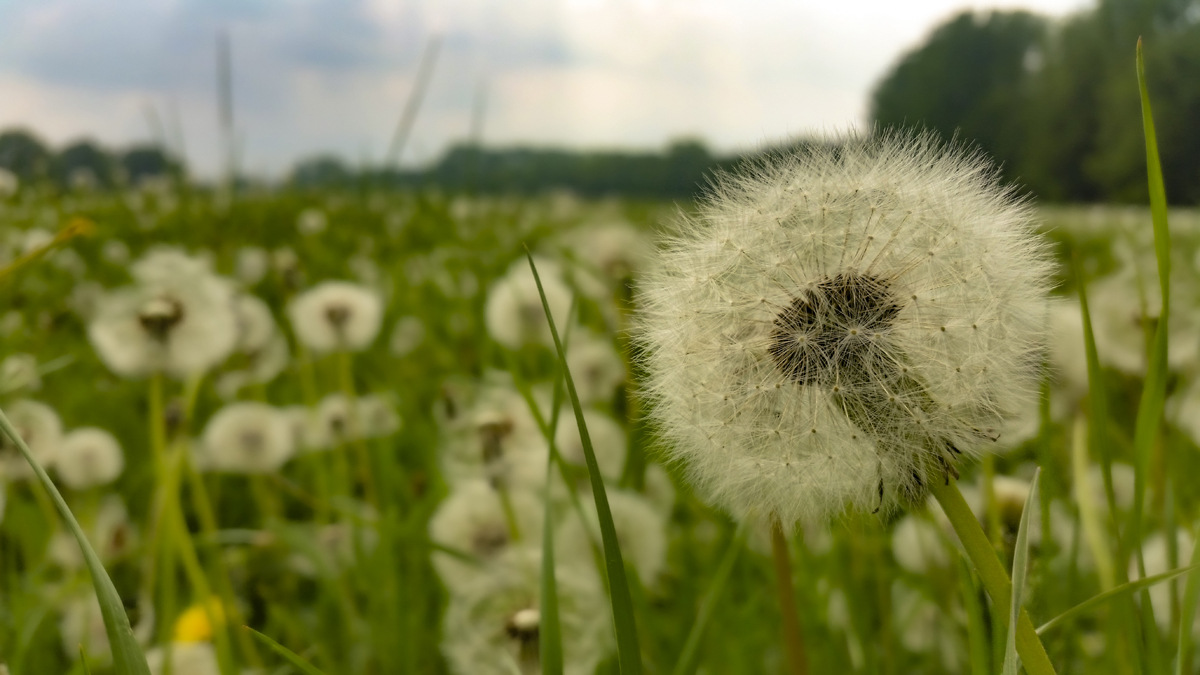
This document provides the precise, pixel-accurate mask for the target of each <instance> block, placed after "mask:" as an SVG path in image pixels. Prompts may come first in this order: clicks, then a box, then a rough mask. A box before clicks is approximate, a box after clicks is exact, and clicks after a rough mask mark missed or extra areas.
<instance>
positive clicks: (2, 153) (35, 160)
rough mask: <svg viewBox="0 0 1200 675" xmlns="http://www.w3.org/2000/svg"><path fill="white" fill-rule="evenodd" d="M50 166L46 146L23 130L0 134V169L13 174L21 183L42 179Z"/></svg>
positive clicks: (48, 152)
mask: <svg viewBox="0 0 1200 675" xmlns="http://www.w3.org/2000/svg"><path fill="white" fill-rule="evenodd" d="M49 166H50V151H49V150H47V149H46V145H45V144H44V143H42V141H41V140H39V139H38V137H37V136H34V135H33V133H31V132H29V131H26V130H24V129H12V130H9V131H5V132H3V133H0V167H3V168H5V169H8V170H9V171H11V172H13V173H15V174H16V175H17V176H18V177H19V178H20V179H21V181H22V182H28V181H34V180H37V179H41V178H44V177H45V176H46V173H47V171H48V170H49Z"/></svg>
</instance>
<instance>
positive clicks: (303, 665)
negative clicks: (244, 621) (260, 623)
mask: <svg viewBox="0 0 1200 675" xmlns="http://www.w3.org/2000/svg"><path fill="white" fill-rule="evenodd" d="M242 628H243V629H245V630H248V631H250V634H251V635H253V636H254V639H256V640H258V641H259V642H261V643H263V644H264V645H266V646H267V648H269V649H270V650H271V651H273V652H275V653H276V654H278V655H280V656H282V657H283V658H284V659H286V660H287V662H288V663H290V664H292V665H293V666H296V667H297V668H299V669H300V672H302V673H304V674H305V675H325V673H322V672H321V671H320V670H318V669H317V668H316V666H314V665H312V664H311V663H309V662H308V661H305V660H304V659H302V658H300V657H299V656H298V655H297V654H296V652H293V651H292V650H290V649H288V648H287V647H284V646H283V645H281V644H279V643H278V642H276V641H274V640H272V639H271V638H269V637H267V636H266V635H263V634H262V633H260V632H258V631H256V630H254V629H253V628H251V627H250V626H242Z"/></svg>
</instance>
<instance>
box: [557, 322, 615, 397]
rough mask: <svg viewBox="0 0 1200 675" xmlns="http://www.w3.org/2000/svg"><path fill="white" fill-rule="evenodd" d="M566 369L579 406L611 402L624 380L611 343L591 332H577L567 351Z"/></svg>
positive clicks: (572, 336) (574, 333)
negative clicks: (577, 397)
mask: <svg viewBox="0 0 1200 675" xmlns="http://www.w3.org/2000/svg"><path fill="white" fill-rule="evenodd" d="M567 367H568V368H569V369H570V371H571V378H572V379H573V380H574V381H575V391H576V393H577V394H578V395H579V402H580V403H583V404H585V405H586V404H589V403H595V402H604V401H611V400H612V397H613V393H614V392H616V390H617V387H618V386H620V385H621V383H622V382H624V381H625V361H624V360H622V359H621V355H620V354H618V353H617V350H616V349H615V348H614V347H613V345H612V342H611V341H609V340H607V339H604V338H602V337H600V336H598V335H596V334H594V333H592V332H591V331H585V330H578V331H574V332H573V333H572V335H571V344H570V346H569V347H568V348H567Z"/></svg>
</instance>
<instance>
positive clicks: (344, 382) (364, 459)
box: [338, 351, 379, 508]
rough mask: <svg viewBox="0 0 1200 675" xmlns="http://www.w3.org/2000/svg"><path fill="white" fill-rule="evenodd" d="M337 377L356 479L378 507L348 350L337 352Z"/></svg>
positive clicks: (377, 492) (365, 495)
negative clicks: (345, 403)
mask: <svg viewBox="0 0 1200 675" xmlns="http://www.w3.org/2000/svg"><path fill="white" fill-rule="evenodd" d="M338 379H339V381H340V384H341V387H342V394H343V395H344V396H345V397H346V400H347V401H348V402H349V405H350V437H351V441H350V443H351V445H353V446H354V455H355V458H356V459H357V460H358V480H359V481H361V482H362V485H363V496H364V497H365V498H366V500H367V503H368V504H370V505H371V506H374V507H376V508H378V507H379V490H378V488H376V486H375V473H374V472H373V471H372V470H371V455H370V453H369V452H368V451H367V444H366V442H365V441H364V439H363V433H364V431H365V429H364V428H363V424H362V420H361V419H359V415H358V391H357V390H356V389H355V388H354V357H353V356H352V355H351V354H350V352H347V351H343V352H339V353H338Z"/></svg>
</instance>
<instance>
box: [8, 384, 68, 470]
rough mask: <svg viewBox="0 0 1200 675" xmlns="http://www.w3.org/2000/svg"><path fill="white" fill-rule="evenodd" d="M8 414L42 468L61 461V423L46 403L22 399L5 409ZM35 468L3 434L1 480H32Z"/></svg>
mask: <svg viewBox="0 0 1200 675" xmlns="http://www.w3.org/2000/svg"><path fill="white" fill-rule="evenodd" d="M5 414H6V415H8V419H9V421H11V422H12V425H13V427H14V428H15V429H16V430H17V433H18V434H19V435H20V436H21V438H22V439H23V440H24V441H25V443H27V444H28V445H29V449H30V450H31V451H32V452H33V458H34V459H35V460H36V461H37V463H38V464H40V465H42V468H46V469H48V468H50V467H52V466H53V465H54V462H55V460H56V459H57V458H58V452H59V447H60V446H61V444H62V420H61V419H59V417H58V413H56V412H54V409H53V408H51V407H50V406H48V405H46V404H45V403H41V402H39V401H34V400H32V399H20V400H18V401H16V402H14V403H12V404H10V405H7V406H5ZM32 476H33V469H32V468H30V466H29V464H28V463H27V462H26V461H25V457H24V456H22V455H21V451H20V450H18V449H17V445H16V443H14V442H13V441H12V440H11V439H10V438H9V437H8V436H7V435H5V434H0V479H7V480H19V479H26V478H31V477H32Z"/></svg>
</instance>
